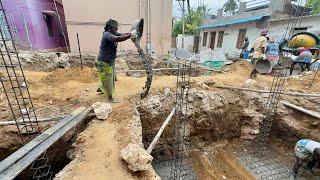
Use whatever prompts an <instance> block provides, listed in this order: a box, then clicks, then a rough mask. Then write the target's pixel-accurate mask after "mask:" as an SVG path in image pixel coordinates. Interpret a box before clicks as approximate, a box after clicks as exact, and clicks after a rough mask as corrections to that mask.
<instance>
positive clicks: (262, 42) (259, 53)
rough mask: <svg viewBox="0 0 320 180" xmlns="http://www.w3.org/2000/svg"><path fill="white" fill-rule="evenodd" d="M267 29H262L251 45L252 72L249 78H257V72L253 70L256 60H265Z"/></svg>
mask: <svg viewBox="0 0 320 180" xmlns="http://www.w3.org/2000/svg"><path fill="white" fill-rule="evenodd" d="M268 32H269V31H268V29H263V30H262V31H261V32H260V35H261V36H260V37H258V38H257V39H256V40H255V41H254V42H253V45H252V48H253V58H252V63H253V67H254V68H253V70H252V72H251V74H250V77H251V78H255V77H256V76H257V70H256V69H255V64H256V62H257V61H258V60H260V59H264V58H265V52H266V47H267V43H268V40H267V38H266V36H267V34H268Z"/></svg>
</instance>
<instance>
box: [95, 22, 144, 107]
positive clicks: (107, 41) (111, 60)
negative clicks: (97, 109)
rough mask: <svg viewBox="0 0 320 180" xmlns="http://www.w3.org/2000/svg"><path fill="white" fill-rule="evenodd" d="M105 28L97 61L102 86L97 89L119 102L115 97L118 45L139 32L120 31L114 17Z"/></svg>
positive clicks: (111, 100) (111, 99)
mask: <svg viewBox="0 0 320 180" xmlns="http://www.w3.org/2000/svg"><path fill="white" fill-rule="evenodd" d="M104 30H105V31H104V32H103V34H102V40H101V44H100V50H99V55H98V58H97V61H96V68H97V71H98V75H99V80H100V87H99V88H98V90H97V91H98V92H101V93H103V94H105V95H107V96H108V100H109V101H110V102H112V103H117V102H118V101H117V100H115V99H114V97H113V93H114V91H115V78H116V77H115V59H116V57H117V45H118V42H122V41H126V40H127V39H130V38H131V37H135V36H137V34H138V33H137V32H136V31H135V30H134V31H132V32H131V33H118V22H117V21H115V20H112V19H109V20H108V21H107V22H106V25H105V27H104Z"/></svg>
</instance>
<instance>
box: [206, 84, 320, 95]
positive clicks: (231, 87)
mask: <svg viewBox="0 0 320 180" xmlns="http://www.w3.org/2000/svg"><path fill="white" fill-rule="evenodd" d="M212 86H214V87H216V88H221V89H233V90H241V91H251V92H257V93H270V91H267V90H258V89H250V88H240V87H234V86H226V85H212ZM278 93H280V94H284V95H288V96H310V97H320V94H306V93H296V92H285V91H282V92H278Z"/></svg>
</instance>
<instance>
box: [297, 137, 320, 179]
mask: <svg viewBox="0 0 320 180" xmlns="http://www.w3.org/2000/svg"><path fill="white" fill-rule="evenodd" d="M294 153H295V155H296V162H295V164H294V166H293V173H294V174H293V177H294V178H296V177H297V175H298V172H299V169H300V167H301V166H302V165H303V163H307V166H306V167H305V169H306V170H308V171H309V172H311V173H313V168H314V167H316V165H317V164H319V163H320V143H319V142H316V141H313V140H310V139H301V140H299V141H298V142H297V143H296V146H295V147H294Z"/></svg>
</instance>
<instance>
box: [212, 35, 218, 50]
mask: <svg viewBox="0 0 320 180" xmlns="http://www.w3.org/2000/svg"><path fill="white" fill-rule="evenodd" d="M216 35H217V32H211V33H210V36H211V39H210V48H211V49H212V50H214V45H215V44H216Z"/></svg>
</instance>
